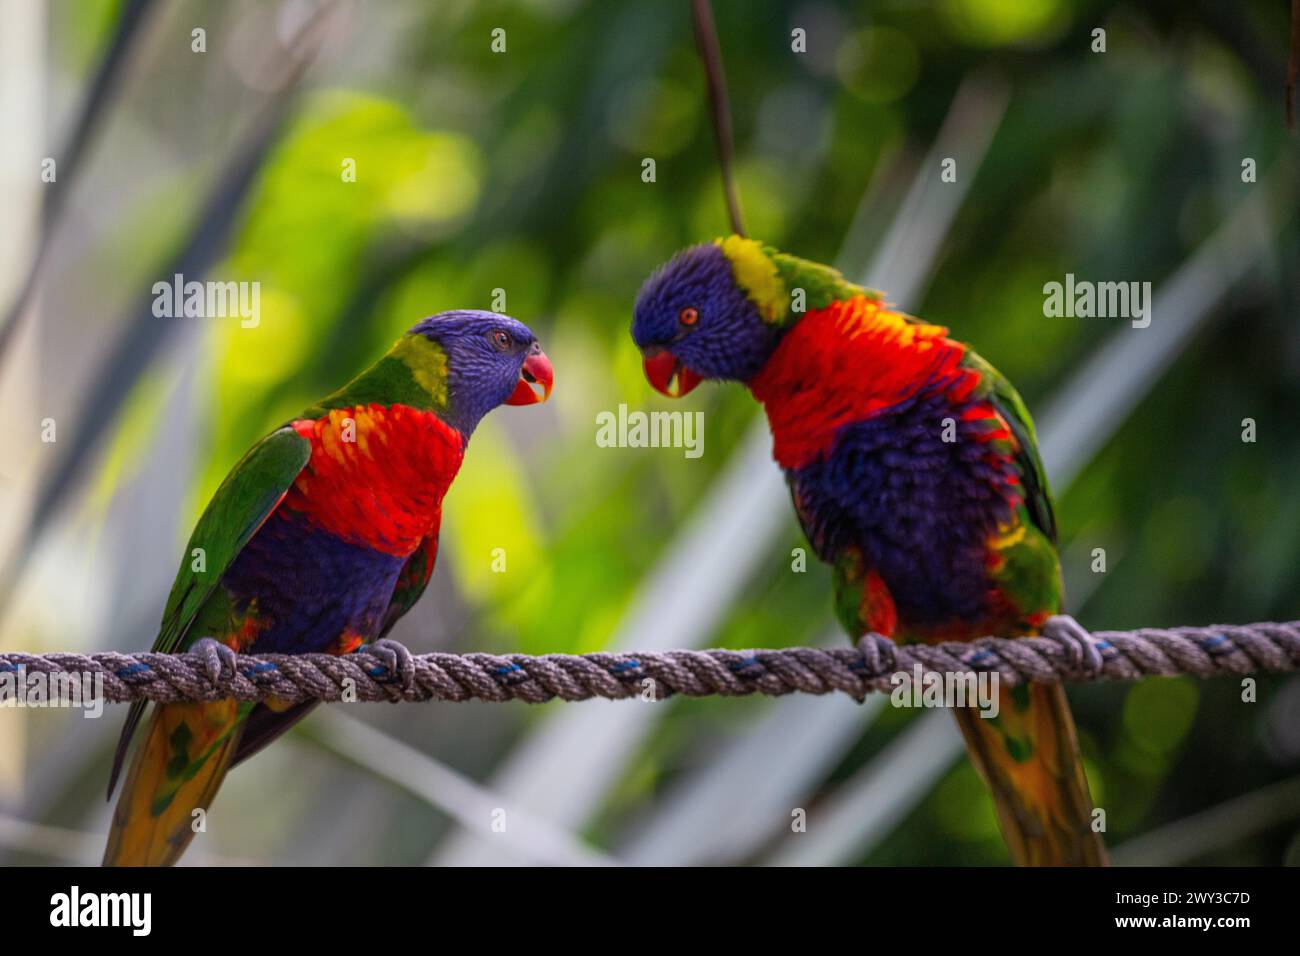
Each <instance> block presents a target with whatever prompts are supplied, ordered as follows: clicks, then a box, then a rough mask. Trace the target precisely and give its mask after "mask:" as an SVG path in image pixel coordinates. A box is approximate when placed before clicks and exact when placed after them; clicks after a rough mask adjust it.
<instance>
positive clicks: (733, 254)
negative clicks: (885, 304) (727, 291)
mask: <svg viewBox="0 0 1300 956" xmlns="http://www.w3.org/2000/svg"><path fill="white" fill-rule="evenodd" d="M716 243H717V245H718V247H719V248H720V249H721V250H722V252H723V255H725V256H726V257H727V258H728V259H729V260H730V261H731V268H732V272H733V274H734V275H735V278H736V283H737V285H739V286H740V287H741V288H742V289H744V290H745V294H746V295H748V296H749V300H750V301H751V302H753V303H754V307H755V308H757V309H758V312H759V314H760V315H761V316H762V317H763V319H764V321H767V322H771V323H773V324H775V325H780V326H787V325H792V324H793V323H795V322H797V321H798V320H799V317H800V316H801V315H802V314H803V313H805V312H809V311H813V310H817V309H824V308H826V307H827V306H828V305H830V304H831V303H832V302H841V301H844V300H845V299H851V298H853V297H854V296H859V295H865V296H868V297H870V298H873V299H879V298H882V296H881V294H880V293H879V292H876V291H874V290H872V289H866V288H863V287H862V286H859V285H855V284H854V283H852V282H849V281H848V280H847V279H845V278H844V276H842V275H841V274H840V273H839V272H838V271H837V270H835V269H832V268H831V267H830V266H824V265H822V264H821V263H819V262H810V261H809V260H807V259H800V258H798V257H797V256H791V255H786V254H785V253H784V252H780V251H778V250H776V249H774V248H772V247H771V246H765V245H763V244H762V243H760V242H757V241H755V240H753V239H745V238H743V237H741V236H734V235H733V236H727V237H726V238H725V239H718V240H716Z"/></svg>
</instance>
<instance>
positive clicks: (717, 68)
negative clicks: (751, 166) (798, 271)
mask: <svg viewBox="0 0 1300 956" xmlns="http://www.w3.org/2000/svg"><path fill="white" fill-rule="evenodd" d="M1296 2H1297V3H1300V0H1296ZM691 20H692V21H693V22H694V24H695V42H696V43H697V44H698V46H699V49H700V60H701V61H702V62H703V64H704V76H705V79H707V80H708V85H709V108H710V110H711V111H712V113H713V133H714V136H715V137H716V139H717V141H718V163H719V165H721V167H722V190H723V192H724V193H725V194H726V197H727V214H728V215H729V216H730V217H731V229H732V231H733V232H735V233H736V235H738V236H743V235H744V234H745V225H744V223H743V222H742V221H741V218H740V195H739V194H738V193H737V192H736V178H735V174H734V171H733V168H732V167H733V159H734V154H733V150H732V144H731V107H730V105H729V104H728V102H727V77H726V73H725V72H724V70H723V68H722V50H721V48H720V47H719V46H718V30H717V27H716V26H715V25H714V23H713V9H712V8H711V7H710V6H709V0H691Z"/></svg>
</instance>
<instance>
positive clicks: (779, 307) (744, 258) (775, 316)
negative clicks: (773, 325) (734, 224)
mask: <svg viewBox="0 0 1300 956" xmlns="http://www.w3.org/2000/svg"><path fill="white" fill-rule="evenodd" d="M717 244H718V246H719V247H720V248H721V249H722V254H723V255H725V256H726V257H727V258H728V259H729V260H731V271H732V273H733V274H734V275H735V277H736V283H737V284H738V285H739V286H740V287H741V288H742V289H744V290H745V292H746V294H747V295H748V296H749V300H750V301H751V302H753V303H754V307H755V308H757V309H758V313H759V315H761V316H762V317H763V319H764V321H767V322H776V321H779V320H781V319H783V318H785V316H786V313H787V312H789V310H790V293H789V292H787V291H786V288H785V283H784V282H782V281H781V276H780V274H779V273H778V272H777V271H776V264H775V263H774V262H772V260H771V259H770V258H769V257H768V255H767V253H765V252H764V251H763V246H762V244H761V243H758V242H755V241H754V240H753V239H745V238H744V237H742V236H727V237H726V238H725V239H718V240H717Z"/></svg>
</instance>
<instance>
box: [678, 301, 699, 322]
mask: <svg viewBox="0 0 1300 956" xmlns="http://www.w3.org/2000/svg"><path fill="white" fill-rule="evenodd" d="M677 320H678V321H679V322H681V323H682V325H694V324H695V323H696V322H698V321H700V310H699V309H697V308H695V306H693V305H688V306H687V307H686V308H684V309H682V311H681V312H679V313H677Z"/></svg>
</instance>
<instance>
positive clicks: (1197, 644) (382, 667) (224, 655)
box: [0, 616, 1300, 704]
mask: <svg viewBox="0 0 1300 956" xmlns="http://www.w3.org/2000/svg"><path fill="white" fill-rule="evenodd" d="M917 668H919V669H920V670H919V673H920V674H921V675H922V676H923V675H926V674H931V673H934V674H940V675H942V674H969V673H974V674H977V675H978V674H981V673H989V674H992V673H996V674H998V675H999V679H1000V680H1002V681H1005V682H1007V684H1008V685H1015V684H1019V683H1022V682H1024V681H1041V682H1054V681H1091V680H1136V679H1138V678H1141V677H1149V676H1156V675H1160V676H1172V675H1176V674H1191V675H1193V676H1196V677H1215V676H1219V675H1225V674H1236V675H1243V674H1251V673H1256V672H1280V671H1293V670H1297V669H1300V621H1290V622H1287V623H1281V624H1276V623H1261V624H1220V625H1214V626H1210V627H1175V628H1142V629H1141V630H1136V631H1099V632H1097V633H1095V634H1089V633H1088V632H1087V631H1085V630H1084V629H1083V628H1082V627H1081V626H1080V625H1079V624H1078V622H1076V621H1075V620H1074V619H1073V618H1071V617H1067V616H1059V617H1054V618H1052V619H1050V620H1049V621H1048V622H1047V624H1046V626H1045V627H1044V628H1043V636H1041V637H1032V638H1017V639H1005V638H991V637H990V638H982V639H980V640H977V641H972V642H970V643H948V644H936V645H920V644H914V645H900V644H895V643H894V642H892V641H890V640H888V639H887V638H884V637H881V636H880V635H878V634H868V635H866V636H865V637H863V638H862V640H861V641H860V642H859V643H858V646H857V647H856V648H853V647H844V648H834V649H823V648H813V647H792V648H784V649H781V650H752V651H729V650H704V651H661V652H657V653H647V654H615V653H596V654H582V655H571V654H546V655H542V656H540V657H532V656H529V655H526V654H506V655H497V654H477V653H475V654H420V655H413V654H411V652H410V651H409V650H407V649H406V647H405V646H403V645H402V644H399V643H397V642H395V641H390V640H384V641H378V642H376V643H375V644H372V645H370V646H368V647H366V648H364V649H362V650H359V651H357V652H356V653H353V654H349V655H347V656H344V657H335V656H332V655H329V654H299V655H286V654H263V655H237V654H235V653H234V652H233V651H231V650H230V649H229V648H227V647H225V646H223V645H221V644H218V643H217V642H216V641H213V640H210V639H204V640H202V641H199V642H198V643H197V644H196V645H195V646H194V647H193V648H192V649H191V650H190V651H189V652H187V653H184V654H157V653H152V652H149V653H141V654H120V653H104V654H59V653H56V654H23V653H10V654H0V697H3V695H4V691H5V687H6V678H7V677H8V676H9V675H15V676H16V675H22V676H23V677H24V678H25V680H26V681H27V682H30V681H31V679H32V677H33V676H34V675H38V674H40V675H45V680H46V682H47V683H48V686H49V687H50V693H51V694H57V693H59V690H58V688H59V683H60V681H59V680H58V678H59V677H61V676H64V675H66V677H67V678H72V679H74V680H79V681H87V680H89V681H91V682H93V683H94V684H95V685H96V694H97V696H100V697H101V699H103V700H104V701H107V702H123V701H131V700H154V701H160V702H163V703H175V702H179V701H207V700H218V699H223V698H234V699H236V700H241V701H260V700H265V699H266V698H268V697H275V698H278V699H280V700H284V701H300V700H309V699H316V700H329V701H340V700H342V701H352V700H364V701H394V702H396V701H425V700H447V701H464V700H486V701H506V700H523V701H527V702H529V703H534V704H537V703H543V702H545V701H548V700H552V699H554V698H557V697H558V698H560V699H561V700H569V701H575V700H588V699H590V698H592V697H603V698H607V699H611V700H619V699H625V698H632V697H641V698H643V699H646V700H662V699H663V698H665V697H668V696H670V695H674V694H682V695H685V696H687V697H708V696H711V695H715V694H717V695H721V696H724V697H741V696H745V695H748V694H765V695H768V696H779V695H782V694H789V693H794V692H798V693H804V694H828V693H831V692H833V691H839V692H841V693H845V694H848V695H850V696H852V697H854V698H856V699H858V700H862V699H863V698H864V697H865V696H866V695H867V694H868V693H869V692H871V691H886V692H888V691H889V690H891V689H892V688H894V687H895V686H898V678H897V676H896V675H898V674H900V673H902V674H906V675H908V677H909V678H912V679H915V676H916V675H917V674H918V670H917ZM39 680H40V678H38V681H39ZM101 680H102V691H101V690H100V689H99V686H98V682H99V681H101ZM9 683H10V684H15V682H14V681H13V680H12V679H10V680H9ZM63 696H64V697H66V696H67V693H64V694H63Z"/></svg>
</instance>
